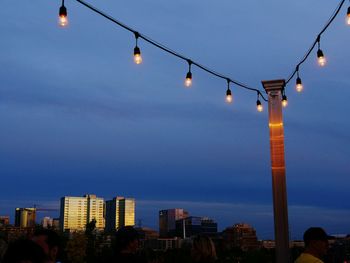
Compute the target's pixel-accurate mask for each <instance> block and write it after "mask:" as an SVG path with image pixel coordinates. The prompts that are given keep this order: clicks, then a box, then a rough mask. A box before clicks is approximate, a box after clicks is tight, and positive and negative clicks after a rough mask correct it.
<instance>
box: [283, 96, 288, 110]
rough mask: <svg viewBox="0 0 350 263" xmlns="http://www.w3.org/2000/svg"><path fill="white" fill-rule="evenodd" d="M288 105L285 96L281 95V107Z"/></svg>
mask: <svg viewBox="0 0 350 263" xmlns="http://www.w3.org/2000/svg"><path fill="white" fill-rule="evenodd" d="M287 105H288V100H287V96H286V95H283V96H282V106H283V107H284V108H285V107H287Z"/></svg>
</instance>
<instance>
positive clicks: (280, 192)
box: [262, 80, 290, 263]
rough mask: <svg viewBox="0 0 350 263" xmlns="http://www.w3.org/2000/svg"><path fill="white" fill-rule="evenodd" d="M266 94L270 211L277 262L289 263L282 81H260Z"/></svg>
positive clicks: (283, 81)
mask: <svg viewBox="0 0 350 263" xmlns="http://www.w3.org/2000/svg"><path fill="white" fill-rule="evenodd" d="M262 84H263V86H264V89H265V91H266V93H267V94H268V104H269V128H270V151H271V170H272V193H273V211H274V222H275V242H276V263H288V262H290V257H289V233H288V206H287V189H286V167H285V161H284V132H283V118H282V103H281V100H282V90H283V88H284V85H285V80H271V81H262Z"/></svg>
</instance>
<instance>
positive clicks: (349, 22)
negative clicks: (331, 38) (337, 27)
mask: <svg viewBox="0 0 350 263" xmlns="http://www.w3.org/2000/svg"><path fill="white" fill-rule="evenodd" d="M345 21H346V24H347V25H348V26H350V6H349V7H348V12H347V13H346V18H345Z"/></svg>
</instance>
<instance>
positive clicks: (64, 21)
mask: <svg viewBox="0 0 350 263" xmlns="http://www.w3.org/2000/svg"><path fill="white" fill-rule="evenodd" d="M76 1H77V2H78V3H80V4H82V5H83V6H85V7H87V8H89V9H90V10H92V11H94V12H95V13H97V14H99V15H101V16H103V17H104V18H106V19H108V20H109V21H111V22H113V23H115V24H117V25H118V26H120V27H122V28H123V29H125V30H127V31H129V32H131V33H133V34H134V37H135V42H136V43H135V47H134V62H135V63H136V64H140V63H142V56H141V49H140V47H139V45H138V44H139V43H138V42H139V39H142V40H144V41H145V42H147V43H149V44H151V45H153V46H155V47H157V48H159V49H161V50H163V51H165V52H166V53H169V54H171V55H173V56H175V57H177V58H180V59H182V60H184V61H186V62H187V64H188V72H187V74H186V78H185V83H184V84H185V86H186V87H191V86H192V71H191V68H192V66H196V67H198V68H199V69H202V70H203V71H205V72H207V73H209V74H211V75H213V76H215V77H218V78H221V79H224V80H226V82H227V90H226V102H227V103H232V101H233V97H232V92H231V89H230V83H233V84H235V85H237V86H238V87H241V88H244V89H246V90H249V91H253V92H256V94H257V102H256V106H257V110H258V111H259V112H261V111H262V110H263V106H262V104H261V101H260V98H262V99H263V100H264V101H267V99H266V98H265V97H264V95H263V93H262V92H261V91H260V90H259V89H255V88H252V87H249V86H248V85H246V84H244V83H241V82H239V81H237V80H234V79H233V78H229V77H227V76H225V75H223V74H221V73H218V72H216V71H214V70H212V69H209V68H208V67H206V66H204V65H202V64H200V63H198V62H196V61H193V60H191V59H190V58H188V57H186V56H184V55H182V54H180V53H178V52H176V51H174V50H172V49H170V48H168V47H166V46H165V45H163V44H161V43H159V42H157V41H155V40H153V39H151V38H150V37H147V36H146V35H144V34H141V33H139V32H138V31H137V30H134V29H133V28H131V27H129V26H127V25H125V24H124V23H122V22H120V21H118V20H117V19H115V18H113V17H111V16H109V15H107V14H106V13H104V12H102V11H100V10H99V9H97V8H96V7H94V6H92V5H91V4H88V3H86V2H84V1H82V0H76ZM59 25H60V26H62V27H65V26H67V25H68V18H67V9H66V7H65V5H64V0H62V5H61V7H60V10H59Z"/></svg>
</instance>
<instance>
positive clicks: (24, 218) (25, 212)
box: [15, 208, 36, 227]
mask: <svg viewBox="0 0 350 263" xmlns="http://www.w3.org/2000/svg"><path fill="white" fill-rule="evenodd" d="M35 220H36V208H16V212H15V226H17V227H35Z"/></svg>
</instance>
